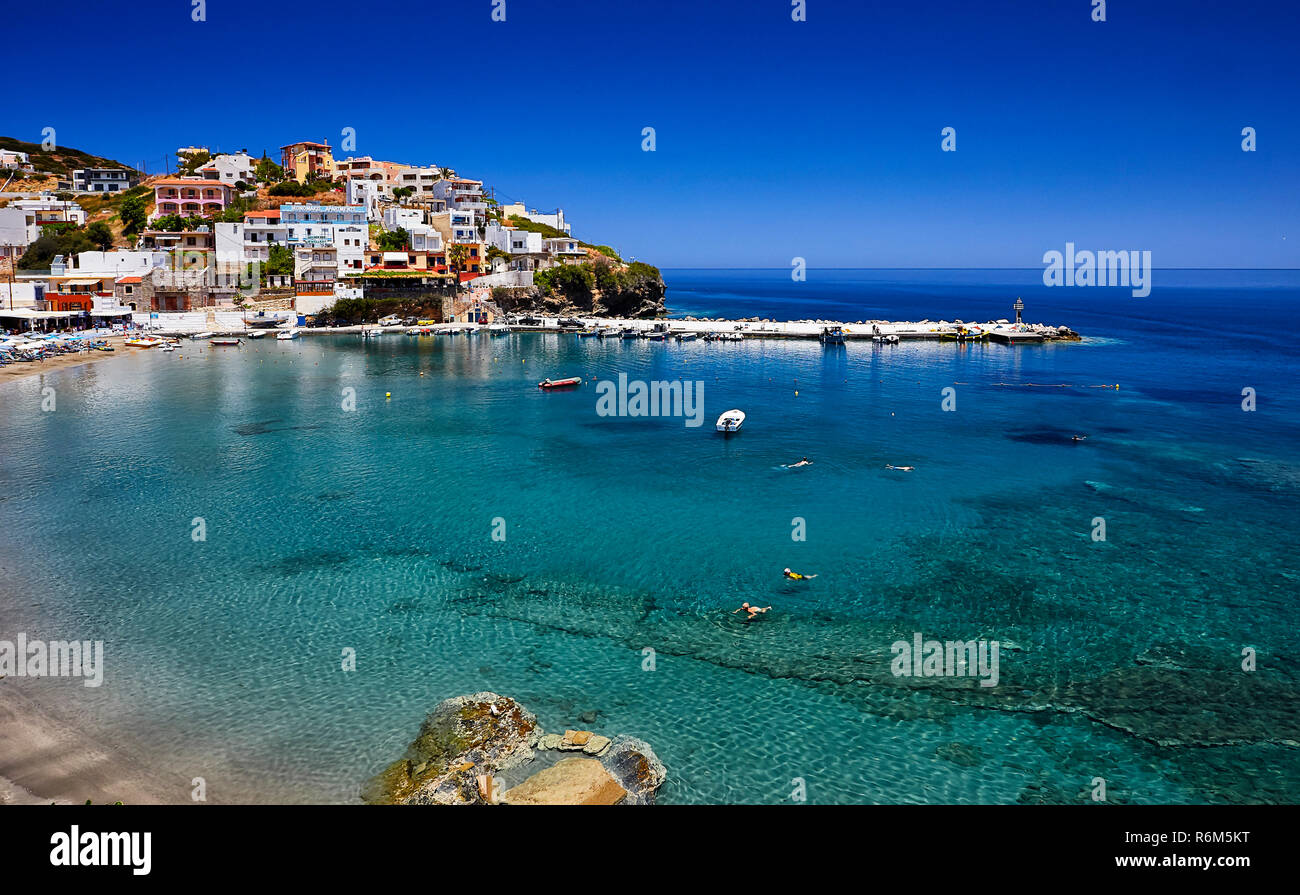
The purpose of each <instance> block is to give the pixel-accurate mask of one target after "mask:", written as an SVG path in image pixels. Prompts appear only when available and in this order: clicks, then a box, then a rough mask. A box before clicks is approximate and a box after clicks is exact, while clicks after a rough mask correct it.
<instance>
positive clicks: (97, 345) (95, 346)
mask: <svg viewBox="0 0 1300 895" xmlns="http://www.w3.org/2000/svg"><path fill="white" fill-rule="evenodd" d="M90 350H91V351H112V350H113V346H112V345H110V344H108V343H107V342H103V341H100V342H91V343H90Z"/></svg>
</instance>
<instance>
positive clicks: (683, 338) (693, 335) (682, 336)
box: [677, 332, 700, 342]
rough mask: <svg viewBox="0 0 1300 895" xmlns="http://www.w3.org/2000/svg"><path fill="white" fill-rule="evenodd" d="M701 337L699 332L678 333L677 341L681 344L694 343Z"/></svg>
mask: <svg viewBox="0 0 1300 895" xmlns="http://www.w3.org/2000/svg"><path fill="white" fill-rule="evenodd" d="M699 336H700V334H699V333H697V332H689V333H678V334H677V341H679V342H694V341H695V340H696V339H698V338H699Z"/></svg>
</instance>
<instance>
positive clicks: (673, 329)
mask: <svg viewBox="0 0 1300 895" xmlns="http://www.w3.org/2000/svg"><path fill="white" fill-rule="evenodd" d="M502 325H504V326H508V327H509V329H510V330H511V331H513V332H538V333H573V332H581V333H587V334H592V333H595V332H600V331H604V333H605V334H606V335H611V334H613V333H615V332H617V333H620V334H623V333H626V334H628V335H629V336H630V337H634V338H662V339H676V338H677V337H679V336H685V337H686V338H687V339H692V340H694V339H703V340H705V341H708V340H710V338H711V337H712V338H715V339H717V340H718V341H743V340H746V339H805V340H814V341H815V340H819V339H822V340H827V338H826V337H827V334H828V333H830V332H832V331H834V332H836V333H838V334H839V338H838V339H833V340H832V341H844V342H855V341H862V342H870V341H877V342H916V341H933V342H947V341H951V342H963V343H965V342H979V341H990V342H998V343H1001V344H1005V345H1027V344H1040V343H1043V342H1078V341H1082V337H1081V336H1080V335H1079V333H1077V332H1076V331H1075V330H1073V329H1071V328H1070V327H1068V326H1056V325H1049V324H1043V323H1018V322H1013V321H1008V320H990V321H987V322H984V323H971V322H966V321H962V320H952V321H949V320H920V321H910V322H909V321H890V320H859V321H857V322H853V323H845V322H841V321H834V320H791V321H778V320H763V319H759V318H756V317H749V318H741V319H730V320H729V319H721V318H700V317H680V318H663V319H659V320H638V319H622V318H613V317H527V316H524V317H509V318H505V319H504V320H498V321H496V323H495V324H493V326H496V327H500V326H502ZM283 328H284V329H287V328H290V327H288V326H285V327H283ZM293 328H294V329H296V330H297V332H298V333H299V334H300V335H302V336H311V335H329V334H339V333H357V334H365V335H381V334H382V335H405V334H411V335H437V334H442V333H453V332H454V333H474V332H488V331H490V327H489V325H486V324H473V323H435V324H426V325H421V326H415V327H408V326H402V325H395V326H379V325H378V324H374V323H365V324H357V325H353V326H299V327H293ZM199 331H200V330H198V329H195V328H194V327H193V326H176V325H172V324H169V323H168V322H167V321H165V320H164V321H160V323H159V324H158V326H157V327H156V328H154V329H152V330H151V332H153V333H155V334H157V335H161V336H168V337H174V338H180V337H186V336H192V335H194V334H195V333H196V332H199ZM262 331H263V332H265V333H268V334H270V335H274V334H275V333H276V332H279V331H282V330H280V329H265V330H262ZM203 332H204V334H205V335H206V336H211V337H241V336H247V335H248V332H249V331H248V330H242V329H228V330H227V329H223V330H213V329H209V330H203Z"/></svg>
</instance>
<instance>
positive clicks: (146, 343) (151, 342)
mask: <svg viewBox="0 0 1300 895" xmlns="http://www.w3.org/2000/svg"><path fill="white" fill-rule="evenodd" d="M162 343H163V340H162V339H155V338H153V337H152V336H137V337H136V338H134V339H126V340H125V341H123V342H122V344H123V345H130V346H131V347H132V348H157V347H158V346H159V345H161V344H162Z"/></svg>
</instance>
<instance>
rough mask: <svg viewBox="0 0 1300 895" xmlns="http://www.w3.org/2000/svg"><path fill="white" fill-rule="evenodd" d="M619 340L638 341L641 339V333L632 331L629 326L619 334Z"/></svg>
mask: <svg viewBox="0 0 1300 895" xmlns="http://www.w3.org/2000/svg"><path fill="white" fill-rule="evenodd" d="M620 338H624V339H639V338H641V332H640V331H639V330H635V329H632V328H631V327H630V326H629V327H628V328H627V329H625V330H623V332H622V333H621V334H620Z"/></svg>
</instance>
